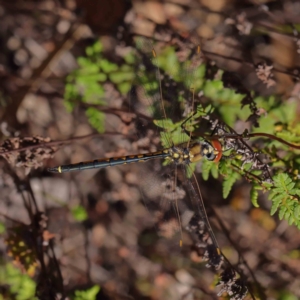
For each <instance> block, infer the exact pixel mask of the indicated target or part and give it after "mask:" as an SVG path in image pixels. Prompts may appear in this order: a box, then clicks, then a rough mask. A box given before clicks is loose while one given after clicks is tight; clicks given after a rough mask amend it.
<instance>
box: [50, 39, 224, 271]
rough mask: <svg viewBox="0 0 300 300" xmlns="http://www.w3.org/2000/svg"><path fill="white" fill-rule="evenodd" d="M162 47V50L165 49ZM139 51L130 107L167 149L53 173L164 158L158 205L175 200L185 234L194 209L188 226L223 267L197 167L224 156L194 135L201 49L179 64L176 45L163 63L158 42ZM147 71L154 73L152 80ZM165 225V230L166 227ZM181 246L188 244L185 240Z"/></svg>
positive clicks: (213, 143)
mask: <svg viewBox="0 0 300 300" xmlns="http://www.w3.org/2000/svg"><path fill="white" fill-rule="evenodd" d="M179 44H180V43H179ZM158 48H159V50H161V48H160V46H158ZM137 50H138V57H139V58H140V61H141V64H140V65H139V66H138V69H137V71H136V77H137V81H136V83H135V84H134V85H133V88H132V89H131V91H130V93H129V99H130V101H129V102H130V107H131V108H133V109H134V111H135V112H137V119H136V128H137V131H138V132H142V131H145V128H146V127H147V126H146V125H145V122H149V117H148V116H150V118H151V125H149V127H151V128H152V127H153V120H154V124H155V125H156V126H155V130H156V132H157V135H159V136H160V140H161V144H162V148H161V149H160V150H156V151H152V152H147V153H139V154H134V155H127V156H119V157H111V158H100V159H95V160H91V161H85V162H79V163H72V164H65V165H60V166H55V167H52V168H49V169H48V171H49V172H53V173H66V172H73V171H83V170H89V169H100V168H107V167H114V166H118V165H124V164H131V163H140V162H147V161H148V162H149V161H157V160H162V161H163V164H162V167H161V169H162V170H164V169H165V170H164V171H157V173H158V172H161V174H160V175H158V176H160V177H159V178H163V176H162V174H164V175H166V176H164V178H167V180H165V179H164V180H162V183H161V186H162V187H161V188H162V193H159V194H160V195H159V196H158V198H159V199H158V202H161V204H160V205H161V206H163V205H164V206H165V207H164V209H166V205H165V202H169V204H170V205H169V209H170V210H172V211H173V212H175V215H176V218H177V222H178V223H179V228H180V229H179V231H180V235H181V236H182V225H181V224H182V222H183V219H185V218H186V217H185V216H184V213H185V211H186V210H187V209H188V208H189V210H190V211H192V213H193V216H192V217H190V219H189V221H188V222H185V223H188V225H187V226H186V228H187V229H188V231H190V232H194V233H195V234H196V235H198V236H201V237H200V239H201V240H202V242H204V243H205V244H206V254H205V255H206V256H207V259H208V260H209V263H210V265H212V266H213V267H214V268H215V269H218V268H219V267H220V265H221V263H222V259H223V258H222V255H221V250H220V247H219V245H218V242H217V240H216V238H215V235H214V233H213V230H212V228H211V225H210V223H209V220H208V217H207V214H206V210H205V207H204V203H203V199H202V195H201V191H200V188H199V185H198V182H197V178H196V176H195V174H194V172H193V167H192V166H195V164H197V163H199V162H200V161H201V160H202V159H206V160H208V161H211V162H215V163H217V162H219V161H220V159H221V158H222V154H223V149H222V144H221V142H220V141H219V140H217V139H210V140H209V139H207V138H199V137H197V138H195V137H194V136H193V131H194V130H195V128H197V122H198V121H197V119H198V118H199V117H200V116H201V115H204V114H205V111H204V110H203V108H202V106H199V105H198V104H199V103H198V102H197V97H198V94H197V82H196V81H197V80H196V78H197V74H198V73H197V72H198V71H197V70H198V68H199V64H198V63H197V59H196V60H195V61H193V60H192V59H191V57H197V56H198V61H201V59H200V52H199V48H197V47H196V48H192V50H190V49H188V51H186V53H181V54H182V55H183V56H185V58H184V59H183V62H179V63H175V62H174V61H175V56H177V52H178V51H177V50H178V49H177V48H176V47H173V46H169V47H168V48H167V50H166V51H165V52H164V50H162V51H163V54H162V56H163V59H161V58H160V57H161V56H159V55H158V54H157V51H156V49H155V48H154V46H153V44H152V41H149V40H147V39H144V38H143V39H139V40H137ZM145 72H146V73H148V75H149V74H151V75H149V76H148V77H146V76H144V73H145ZM195 82H196V83H195ZM175 84H176V87H175ZM198 86H199V83H198ZM178 94H179V95H178ZM199 107H200V108H199ZM145 120H146V121H145ZM148 189H149V186H148ZM143 194H145V193H143ZM184 198H185V199H187V200H188V202H189V206H188V208H187V207H186V206H183V205H181V204H180V203H179V202H180V200H182V199H184ZM162 203H164V204H162ZM161 214H162V213H161ZM164 218H165V220H166V219H167V218H166V217H165V216H163V217H162V219H164ZM163 224H164V223H162V225H161V227H160V228H164V225H163ZM176 231H177V229H176ZM179 243H180V246H182V238H180V242H179Z"/></svg>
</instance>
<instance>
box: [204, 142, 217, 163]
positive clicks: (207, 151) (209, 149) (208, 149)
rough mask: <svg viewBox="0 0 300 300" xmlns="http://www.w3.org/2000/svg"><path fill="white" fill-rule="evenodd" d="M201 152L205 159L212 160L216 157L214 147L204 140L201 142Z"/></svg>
mask: <svg viewBox="0 0 300 300" xmlns="http://www.w3.org/2000/svg"><path fill="white" fill-rule="evenodd" d="M202 153H203V156H205V157H206V159H207V160H214V159H215V158H216V154H215V151H214V148H213V146H212V145H211V144H209V143H208V142H204V143H203V144H202Z"/></svg>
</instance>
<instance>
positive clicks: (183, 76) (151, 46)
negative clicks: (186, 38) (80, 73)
mask: <svg viewBox="0 0 300 300" xmlns="http://www.w3.org/2000/svg"><path fill="white" fill-rule="evenodd" d="M136 47H137V57H138V58H139V62H140V63H139V64H138V66H137V69H136V72H135V73H136V80H135V82H134V85H133V87H132V89H131V92H130V97H129V98H130V106H131V108H132V109H133V110H134V111H135V112H136V113H137V118H136V129H137V133H138V137H139V138H141V137H144V136H146V135H147V134H149V131H148V130H147V129H148V128H149V130H152V131H153V130H154V132H155V133H158V132H159V136H160V139H161V143H162V145H163V147H164V148H167V147H171V146H172V145H174V144H181V143H184V142H187V141H188V140H189V138H190V137H189V136H188V135H187V134H186V132H185V131H184V130H183V129H182V127H181V126H180V124H181V123H182V122H183V121H184V120H185V119H187V118H188V117H189V116H191V114H192V113H194V112H195V109H196V106H197V104H198V103H199V102H200V95H201V90H200V88H201V85H202V79H201V78H202V77H203V74H204V69H203V68H202V69H201V68H199V66H200V65H201V55H200V54H199V53H198V52H197V49H198V48H197V47H195V46H194V45H192V44H188V43H186V44H184V43H182V42H180V41H179V40H178V39H175V40H174V41H170V42H169V43H167V44H166V43H162V42H161V43H160V42H156V43H153V42H152V41H151V40H149V39H145V38H140V37H139V38H136ZM201 74H202V75H201ZM154 123H155V124H156V126H153V125H154ZM185 126H186V127H187V128H188V124H185Z"/></svg>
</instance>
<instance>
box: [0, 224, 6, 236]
mask: <svg viewBox="0 0 300 300" xmlns="http://www.w3.org/2000/svg"><path fill="white" fill-rule="evenodd" d="M5 230H6V227H5V225H4V223H2V222H0V234H3V233H5Z"/></svg>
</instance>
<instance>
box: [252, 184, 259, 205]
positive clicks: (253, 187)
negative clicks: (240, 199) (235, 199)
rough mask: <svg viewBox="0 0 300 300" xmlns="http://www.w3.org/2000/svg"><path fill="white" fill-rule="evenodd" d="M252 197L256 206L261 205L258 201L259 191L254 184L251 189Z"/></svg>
mask: <svg viewBox="0 0 300 300" xmlns="http://www.w3.org/2000/svg"><path fill="white" fill-rule="evenodd" d="M250 199H251V202H252V204H253V206H254V207H259V204H258V203H257V199H258V191H257V189H256V186H255V185H253V186H252V188H251V191H250Z"/></svg>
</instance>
